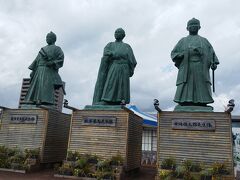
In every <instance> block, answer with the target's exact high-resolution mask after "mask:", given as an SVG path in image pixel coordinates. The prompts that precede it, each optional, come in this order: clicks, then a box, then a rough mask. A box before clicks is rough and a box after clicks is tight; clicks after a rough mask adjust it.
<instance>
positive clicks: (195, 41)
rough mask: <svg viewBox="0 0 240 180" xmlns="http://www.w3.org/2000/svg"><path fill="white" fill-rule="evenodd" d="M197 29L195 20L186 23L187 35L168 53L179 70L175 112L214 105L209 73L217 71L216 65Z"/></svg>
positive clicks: (214, 56)
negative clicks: (210, 70) (184, 108)
mask: <svg viewBox="0 0 240 180" xmlns="http://www.w3.org/2000/svg"><path fill="white" fill-rule="evenodd" d="M200 28H201V26H200V21H199V20H198V19H195V18H193V19H191V20H189V21H188V23H187V30H188V31H189V35H188V36H187V37H184V38H182V39H181V40H180V41H179V42H178V43H177V45H176V46H175V47H174V49H173V50H172V52H171V58H172V60H173V62H174V63H175V66H176V67H177V68H178V76H177V82H176V85H177V90H176V94H175V97H174V101H175V102H177V103H178V104H179V106H176V108H175V110H178V109H181V108H182V107H184V106H185V107H186V110H190V109H188V107H190V106H199V107H203V108H204V107H207V104H209V103H213V102H214V101H213V98H212V91H211V79H210V73H209V69H210V68H211V69H212V70H213V71H214V70H216V68H217V65H218V64H219V61H218V58H217V56H216V55H215V52H214V50H213V47H212V46H211V44H210V43H209V42H208V40H207V39H206V38H204V37H201V36H199V35H198V30H199V29H200ZM208 107H209V106H208ZM211 110H212V109H211V108H210V110H206V111H211Z"/></svg>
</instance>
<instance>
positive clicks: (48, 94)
mask: <svg viewBox="0 0 240 180" xmlns="http://www.w3.org/2000/svg"><path fill="white" fill-rule="evenodd" d="M56 38H57V37H56V35H55V34H54V33H53V32H50V33H48V34H47V37H46V41H47V44H48V45H47V46H45V47H43V48H41V49H40V51H39V53H38V55H37V57H36V59H35V60H34V61H33V63H32V64H31V65H30V66H29V69H31V70H32V73H31V74H30V78H31V80H30V87H29V90H28V92H27V95H26V97H25V102H26V103H27V104H37V105H53V104H54V100H55V99H54V92H55V89H58V88H63V82H62V80H61V77H60V76H59V74H58V69H59V68H61V67H62V66H63V61H64V54H63V51H62V50H61V48H60V47H58V46H56V45H55V42H56Z"/></svg>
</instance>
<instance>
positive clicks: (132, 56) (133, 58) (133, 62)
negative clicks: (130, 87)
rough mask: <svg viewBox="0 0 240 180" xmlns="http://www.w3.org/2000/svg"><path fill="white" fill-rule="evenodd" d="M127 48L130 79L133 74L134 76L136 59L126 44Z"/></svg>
mask: <svg viewBox="0 0 240 180" xmlns="http://www.w3.org/2000/svg"><path fill="white" fill-rule="evenodd" d="M127 47H128V50H129V52H128V58H129V62H130V63H129V69H130V77H132V76H133V74H134V69H135V67H136V65H137V61H136V58H135V56H134V53H133V50H132V48H131V46H130V45H128V44H127Z"/></svg>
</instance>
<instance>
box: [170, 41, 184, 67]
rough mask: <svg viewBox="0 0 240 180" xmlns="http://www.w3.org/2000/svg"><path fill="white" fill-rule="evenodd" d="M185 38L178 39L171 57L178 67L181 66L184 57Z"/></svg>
mask: <svg viewBox="0 0 240 180" xmlns="http://www.w3.org/2000/svg"><path fill="white" fill-rule="evenodd" d="M183 41H184V40H183V39H181V40H180V41H178V43H177V45H176V46H175V47H174V48H173V50H172V52H171V58H172V60H173V62H174V63H175V66H176V67H179V66H180V64H181V62H182V60H183V57H184V44H183Z"/></svg>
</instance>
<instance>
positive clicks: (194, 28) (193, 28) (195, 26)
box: [187, 18, 201, 34]
mask: <svg viewBox="0 0 240 180" xmlns="http://www.w3.org/2000/svg"><path fill="white" fill-rule="evenodd" d="M200 28H201V26H200V21H199V20H198V19H195V18H192V19H190V20H189V21H188V23H187V30H188V31H189V33H190V34H197V33H198V30H199V29H200Z"/></svg>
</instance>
